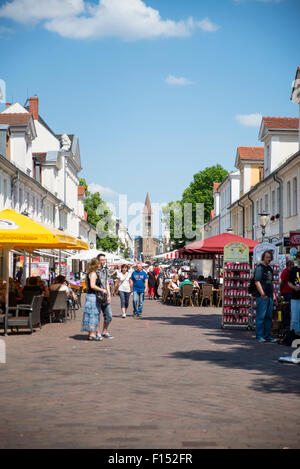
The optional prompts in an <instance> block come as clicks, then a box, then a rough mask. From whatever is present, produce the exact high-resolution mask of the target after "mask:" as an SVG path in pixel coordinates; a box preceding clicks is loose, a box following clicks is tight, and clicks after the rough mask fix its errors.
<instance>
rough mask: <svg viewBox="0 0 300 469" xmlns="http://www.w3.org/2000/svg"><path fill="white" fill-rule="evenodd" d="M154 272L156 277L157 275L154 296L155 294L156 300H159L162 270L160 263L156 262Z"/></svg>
mask: <svg viewBox="0 0 300 469" xmlns="http://www.w3.org/2000/svg"><path fill="white" fill-rule="evenodd" d="M153 272H154V274H155V277H156V282H155V285H154V296H155V299H156V300H159V293H158V287H159V274H160V270H159V267H158V264H155V267H154V269H153Z"/></svg>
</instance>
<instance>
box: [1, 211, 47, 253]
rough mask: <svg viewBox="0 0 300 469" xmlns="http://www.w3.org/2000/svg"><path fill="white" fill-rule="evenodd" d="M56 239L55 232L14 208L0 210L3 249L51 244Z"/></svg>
mask: <svg viewBox="0 0 300 469" xmlns="http://www.w3.org/2000/svg"><path fill="white" fill-rule="evenodd" d="M54 241H55V236H54V234H53V233H52V232H51V231H50V230H48V229H47V228H45V227H44V226H42V225H40V224H39V223H36V222H34V221H32V220H30V218H28V217H25V216H24V215H20V214H19V213H17V212H15V211H14V210H2V212H0V247H1V248H2V249H5V248H7V247H8V248H12V247H15V248H16V247H19V246H21V245H23V246H24V245H26V246H27V247H28V248H30V247H37V245H40V244H42V245H43V246H45V245H47V246H48V245H49V246H50V248H51V244H52V243H53V242H54Z"/></svg>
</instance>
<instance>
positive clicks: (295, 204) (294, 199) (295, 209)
mask: <svg viewBox="0 0 300 469" xmlns="http://www.w3.org/2000/svg"><path fill="white" fill-rule="evenodd" d="M297 198H298V188H297V178H294V179H293V215H297V212H298V201H297Z"/></svg>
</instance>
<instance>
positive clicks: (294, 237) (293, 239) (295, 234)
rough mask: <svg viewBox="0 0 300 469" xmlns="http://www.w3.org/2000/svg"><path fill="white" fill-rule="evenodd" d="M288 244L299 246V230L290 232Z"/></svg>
mask: <svg viewBox="0 0 300 469" xmlns="http://www.w3.org/2000/svg"><path fill="white" fill-rule="evenodd" d="M290 246H300V231H291V232H290Z"/></svg>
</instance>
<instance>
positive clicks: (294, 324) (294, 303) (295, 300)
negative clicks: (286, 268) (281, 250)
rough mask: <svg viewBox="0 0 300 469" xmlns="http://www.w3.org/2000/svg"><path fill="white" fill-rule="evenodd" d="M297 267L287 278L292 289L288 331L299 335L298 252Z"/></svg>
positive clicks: (299, 268)
mask: <svg viewBox="0 0 300 469" xmlns="http://www.w3.org/2000/svg"><path fill="white" fill-rule="evenodd" d="M296 259H297V266H296V267H293V269H292V270H291V272H290V276H289V287H290V288H291V289H292V298H291V324H290V330H291V331H294V332H295V334H297V335H300V252H298V253H297V255H296Z"/></svg>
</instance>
